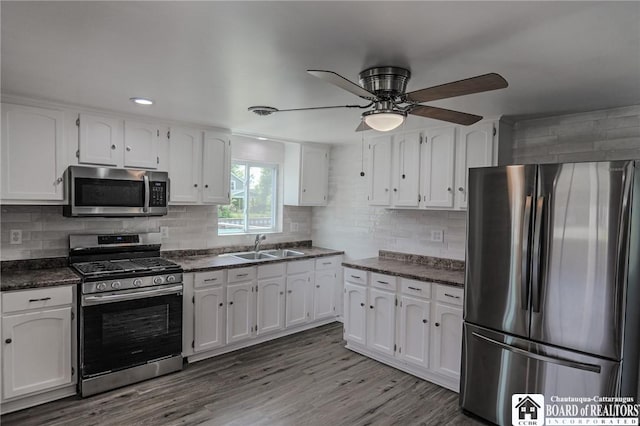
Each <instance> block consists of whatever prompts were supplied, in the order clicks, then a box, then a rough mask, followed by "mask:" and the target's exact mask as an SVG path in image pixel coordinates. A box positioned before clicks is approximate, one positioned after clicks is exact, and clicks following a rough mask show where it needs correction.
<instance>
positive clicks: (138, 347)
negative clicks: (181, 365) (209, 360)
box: [81, 294, 182, 377]
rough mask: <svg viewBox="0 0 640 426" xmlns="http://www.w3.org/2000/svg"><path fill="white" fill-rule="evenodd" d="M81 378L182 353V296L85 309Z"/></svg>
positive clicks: (83, 310)
mask: <svg viewBox="0 0 640 426" xmlns="http://www.w3.org/2000/svg"><path fill="white" fill-rule="evenodd" d="M81 334H82V341H81V362H82V376H83V377H88V376H92V375H96V374H101V373H106V372H108V371H116V370H121V369H124V368H128V367H133V366H136V365H141V364H144V363H146V362H147V361H153V360H157V359H159V358H164V357H168V356H173V355H179V354H180V353H181V352H182V295H181V294H174V295H167V296H156V297H149V298H145V299H136V300H130V301H123V302H113V303H105V304H101V305H92V306H83V307H82V318H81Z"/></svg>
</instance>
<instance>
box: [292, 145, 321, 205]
mask: <svg viewBox="0 0 640 426" xmlns="http://www.w3.org/2000/svg"><path fill="white" fill-rule="evenodd" d="M284 153H285V155H284V204H285V205H289V206H326V205H327V201H328V192H329V147H326V146H322V145H319V144H298V143H286V144H285V151H284Z"/></svg>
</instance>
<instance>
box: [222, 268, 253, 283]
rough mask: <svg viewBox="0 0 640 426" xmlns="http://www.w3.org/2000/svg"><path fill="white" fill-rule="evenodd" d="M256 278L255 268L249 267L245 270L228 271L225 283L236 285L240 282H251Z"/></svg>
mask: <svg viewBox="0 0 640 426" xmlns="http://www.w3.org/2000/svg"><path fill="white" fill-rule="evenodd" d="M255 278H256V268H254V267H253V266H249V267H246V268H238V269H229V270H228V271H227V282H228V283H237V282H241V281H251V280H253V279H255Z"/></svg>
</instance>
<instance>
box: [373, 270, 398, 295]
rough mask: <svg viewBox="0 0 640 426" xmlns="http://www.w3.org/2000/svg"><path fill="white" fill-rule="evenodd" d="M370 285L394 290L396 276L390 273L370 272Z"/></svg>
mask: <svg viewBox="0 0 640 426" xmlns="http://www.w3.org/2000/svg"><path fill="white" fill-rule="evenodd" d="M371 286H372V287H377V288H382V289H385V290H394V291H395V289H396V277H392V276H391V275H384V274H377V273H375V272H374V273H371Z"/></svg>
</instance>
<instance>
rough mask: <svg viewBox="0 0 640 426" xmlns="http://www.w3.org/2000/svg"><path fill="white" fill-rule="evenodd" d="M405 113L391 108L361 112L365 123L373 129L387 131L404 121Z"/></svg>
mask: <svg viewBox="0 0 640 426" xmlns="http://www.w3.org/2000/svg"><path fill="white" fill-rule="evenodd" d="M406 116H407V115H406V113H403V112H401V111H393V110H372V111H367V112H364V113H363V114H362V118H363V120H364V122H365V124H366V125H367V126H369V127H371V128H372V129H373V130H377V131H379V132H388V131H390V130H393V129H395V128H397V127H398V126H400V125H401V124H402V123H404V119H405V118H406Z"/></svg>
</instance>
